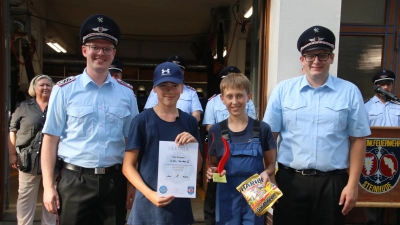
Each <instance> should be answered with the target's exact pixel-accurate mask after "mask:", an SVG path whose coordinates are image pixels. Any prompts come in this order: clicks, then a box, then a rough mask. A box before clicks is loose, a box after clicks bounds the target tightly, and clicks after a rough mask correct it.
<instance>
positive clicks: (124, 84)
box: [117, 79, 133, 90]
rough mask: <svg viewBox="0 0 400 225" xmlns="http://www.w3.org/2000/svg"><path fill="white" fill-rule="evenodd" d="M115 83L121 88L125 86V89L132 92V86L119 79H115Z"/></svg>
mask: <svg viewBox="0 0 400 225" xmlns="http://www.w3.org/2000/svg"><path fill="white" fill-rule="evenodd" d="M117 82H118V83H120V84H122V85H123V86H125V87H127V88H129V89H131V90H133V86H132V85H130V84H129V83H127V82H125V81H123V80H120V79H117Z"/></svg>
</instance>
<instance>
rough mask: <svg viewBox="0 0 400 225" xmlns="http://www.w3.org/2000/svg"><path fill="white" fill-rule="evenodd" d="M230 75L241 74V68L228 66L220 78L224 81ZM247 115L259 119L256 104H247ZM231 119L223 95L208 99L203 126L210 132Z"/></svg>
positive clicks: (220, 73) (222, 71) (220, 74)
mask: <svg viewBox="0 0 400 225" xmlns="http://www.w3.org/2000/svg"><path fill="white" fill-rule="evenodd" d="M230 73H241V72H240V70H239V68H237V67H235V66H227V67H225V68H224V69H222V70H221V71H220V72H219V74H218V75H219V77H220V78H221V81H222V79H224V77H226V76H227V75H228V74H230ZM246 114H247V115H249V116H250V117H251V118H253V119H257V115H256V110H255V108H254V103H253V101H252V100H251V99H250V101H249V102H248V103H247V104H246ZM228 117H229V112H228V110H227V109H226V106H225V105H224V103H223V102H222V100H221V94H218V95H213V96H211V97H210V98H209V99H208V102H207V105H206V111H205V113H204V120H203V126H205V127H206V130H207V131H208V130H209V129H210V127H211V125H213V124H216V123H219V122H221V121H222V120H225V119H226V118H228Z"/></svg>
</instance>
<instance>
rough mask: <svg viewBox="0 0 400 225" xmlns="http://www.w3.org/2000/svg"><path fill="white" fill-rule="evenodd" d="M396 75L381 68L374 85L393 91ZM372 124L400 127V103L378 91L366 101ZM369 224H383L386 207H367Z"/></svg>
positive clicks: (373, 81) (376, 74) (373, 78)
mask: <svg viewBox="0 0 400 225" xmlns="http://www.w3.org/2000/svg"><path fill="white" fill-rule="evenodd" d="M395 80H396V75H395V74H394V73H393V72H392V71H390V70H379V71H378V72H376V73H375V75H374V76H373V77H372V83H373V84H374V87H376V86H379V87H381V88H382V89H383V90H385V91H387V92H389V93H393V91H394V81H395ZM365 109H366V110H367V113H368V116H369V125H370V126H382V127H400V105H399V103H393V102H391V101H390V100H388V99H386V97H385V96H384V95H382V94H379V93H376V94H375V95H374V96H373V97H372V98H370V99H368V100H367V101H366V102H365ZM365 214H366V216H367V223H366V224H367V225H375V224H376V225H383V224H384V215H385V208H369V207H368V208H365Z"/></svg>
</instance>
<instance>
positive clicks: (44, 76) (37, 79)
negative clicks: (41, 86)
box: [28, 74, 54, 97]
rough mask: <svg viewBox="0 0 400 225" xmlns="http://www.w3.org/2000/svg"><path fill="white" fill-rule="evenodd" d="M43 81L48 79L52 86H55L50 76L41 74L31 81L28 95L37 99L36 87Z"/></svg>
mask: <svg viewBox="0 0 400 225" xmlns="http://www.w3.org/2000/svg"><path fill="white" fill-rule="evenodd" d="M41 79H47V80H49V81H50V83H51V86H53V85H54V84H53V80H52V79H51V78H50V77H49V76H47V75H44V74H39V75H37V76H36V77H34V78H33V79H32V80H31V83H30V84H29V88H28V94H29V95H30V96H31V97H36V93H35V86H36V83H37V82H38V81H39V80H41Z"/></svg>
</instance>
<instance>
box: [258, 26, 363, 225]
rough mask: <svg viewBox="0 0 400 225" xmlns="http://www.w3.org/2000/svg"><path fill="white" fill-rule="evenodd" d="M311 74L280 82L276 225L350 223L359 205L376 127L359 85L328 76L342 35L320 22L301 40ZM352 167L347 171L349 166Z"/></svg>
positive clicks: (274, 111)
mask: <svg viewBox="0 0 400 225" xmlns="http://www.w3.org/2000/svg"><path fill="white" fill-rule="evenodd" d="M297 49H298V50H299V52H300V54H301V55H300V63H301V64H302V65H303V67H304V73H305V74H304V75H303V76H299V77H295V78H292V79H288V80H285V81H282V82H281V83H279V84H278V85H277V86H276V87H275V89H274V90H273V92H272V94H271V96H270V98H269V100H268V105H267V108H266V112H265V115H264V119H263V120H264V121H265V122H267V123H268V124H269V125H270V126H271V130H272V134H273V135H274V137H275V139H277V138H278V136H279V142H277V143H278V149H279V150H278V156H277V161H278V166H279V170H278V171H277V173H276V175H275V177H276V182H277V184H278V187H279V189H280V190H281V191H282V193H283V196H282V197H281V198H280V199H279V201H277V203H275V205H274V213H273V221H274V225H287V224H298V225H321V224H324V225H340V224H342V225H344V224H345V215H346V214H347V213H349V211H350V210H351V209H352V208H353V207H354V206H355V204H356V201H357V197H358V182H359V179H360V175H361V169H362V167H363V165H364V157H365V148H366V141H365V140H366V138H365V137H366V136H368V135H370V134H371V131H370V129H369V123H368V115H367V113H366V111H365V107H364V106H363V99H362V96H361V93H360V90H359V89H358V88H357V87H356V86H355V85H354V84H353V83H351V82H348V81H345V80H342V79H340V78H337V77H334V76H331V75H329V68H330V65H331V64H332V63H333V60H334V57H335V54H334V53H333V50H334V49H335V35H334V34H333V33H332V31H331V30H329V29H328V28H326V27H322V26H313V27H310V28H309V29H307V30H305V31H304V32H303V33H302V34H301V35H300V37H299V38H298V41H297ZM347 170H348V172H347Z"/></svg>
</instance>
